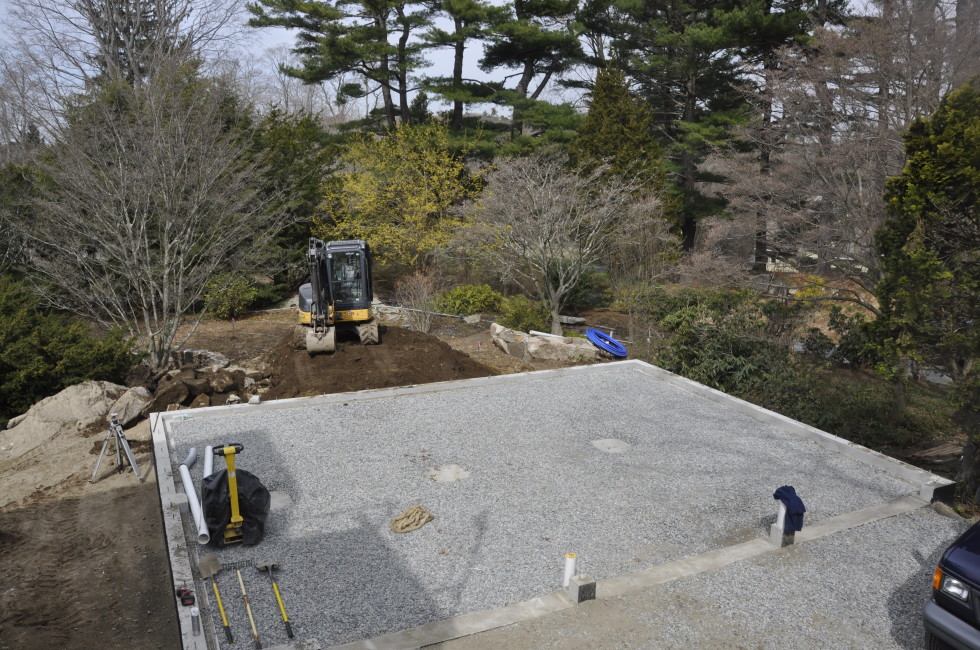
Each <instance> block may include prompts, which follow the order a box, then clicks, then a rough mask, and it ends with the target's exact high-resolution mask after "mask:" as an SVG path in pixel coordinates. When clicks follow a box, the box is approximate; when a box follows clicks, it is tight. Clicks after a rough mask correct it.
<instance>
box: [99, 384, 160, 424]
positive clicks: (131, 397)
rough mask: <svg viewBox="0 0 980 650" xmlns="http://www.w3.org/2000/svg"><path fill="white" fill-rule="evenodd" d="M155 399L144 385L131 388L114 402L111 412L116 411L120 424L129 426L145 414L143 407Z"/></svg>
mask: <svg viewBox="0 0 980 650" xmlns="http://www.w3.org/2000/svg"><path fill="white" fill-rule="evenodd" d="M152 401H153V395H151V394H150V391H148V390H146V388H144V387H142V386H135V387H133V388H130V389H129V390H127V391H126V392H125V393H123V394H122V396H121V397H120V398H119V399H117V400H116V401H115V403H113V405H112V407H111V408H110V409H109V413H115V414H116V417H117V418H118V419H119V424H120V425H122V426H123V427H128V426H129V425H130V424H132V423H133V422H135V421H136V420H137V419H139V418H140V417H141V416H142V414H143V409H144V408H146V407H147V406H148V405H149V403H150V402H152Z"/></svg>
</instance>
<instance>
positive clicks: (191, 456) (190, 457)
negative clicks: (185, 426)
mask: <svg viewBox="0 0 980 650" xmlns="http://www.w3.org/2000/svg"><path fill="white" fill-rule="evenodd" d="M196 462H197V447H191V450H190V451H189V452H187V458H185V459H184V463H183V464H184V465H187V469H190V468H192V467H194V463H196Z"/></svg>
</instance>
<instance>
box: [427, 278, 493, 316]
mask: <svg viewBox="0 0 980 650" xmlns="http://www.w3.org/2000/svg"><path fill="white" fill-rule="evenodd" d="M503 299H504V297H503V296H502V295H500V292H499V291H495V290H494V289H491V288H490V287H489V286H487V285H485V284H462V285H459V286H458V287H453V288H452V289H450V290H449V291H447V292H445V293H444V294H442V295H441V296H439V300H438V301H437V302H436V309H438V310H439V311H441V312H445V313H447V314H462V315H467V314H479V313H481V312H487V311H490V312H496V311H499V310H500V305H501V303H502V302H503Z"/></svg>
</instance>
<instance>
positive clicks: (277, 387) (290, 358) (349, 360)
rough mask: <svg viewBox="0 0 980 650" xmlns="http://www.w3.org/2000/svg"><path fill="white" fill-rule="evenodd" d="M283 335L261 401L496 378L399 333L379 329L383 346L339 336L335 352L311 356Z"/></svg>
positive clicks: (422, 338) (430, 341)
mask: <svg viewBox="0 0 980 650" xmlns="http://www.w3.org/2000/svg"><path fill="white" fill-rule="evenodd" d="M293 340H294V339H293V333H292V332H288V333H287V334H285V335H284V336H283V337H282V339H281V340H280V342H279V343H278V345H276V347H275V348H274V349H273V350H272V351H271V352H270V353H269V354H268V355H267V356H266V357H265V359H264V360H265V362H266V363H267V364H268V365H269V366H270V367H271V368H272V376H271V383H272V387H271V388H270V389H269V390H268V391H267V392H266V393H265V394H264V395H263V396H262V399H263V400H270V399H282V398H288V397H306V396H309V395H323V394H326V393H343V392H347V391H354V390H366V389H371V388H391V387H394V386H406V385H409V384H428V383H432V382H437V381H451V380H455V379H470V378H472V377H487V376H490V375H496V374H497V372H496V371H494V370H492V369H491V368H488V367H487V366H484V365H483V364H481V363H478V362H477V361H474V360H473V359H472V358H470V357H469V356H468V355H467V354H465V353H463V352H459V351H457V350H454V349H452V348H451V347H449V346H448V345H446V344H445V343H443V342H442V341H440V340H438V339H436V338H435V337H432V336H428V335H426V334H422V333H419V332H415V331H411V330H408V329H404V328H401V327H386V326H382V327H381V344H380V345H361V344H360V342H358V340H357V337H356V336H355V335H345V334H343V333H338V335H337V351H336V352H334V353H333V354H319V355H315V356H312V357H311V356H310V355H308V354H307V353H306V351H305V350H296V349H295V348H294V346H293Z"/></svg>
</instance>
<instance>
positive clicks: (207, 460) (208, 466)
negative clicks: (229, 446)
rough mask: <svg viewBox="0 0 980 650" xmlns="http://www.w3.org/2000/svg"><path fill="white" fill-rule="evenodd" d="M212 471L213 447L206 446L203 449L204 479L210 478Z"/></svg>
mask: <svg viewBox="0 0 980 650" xmlns="http://www.w3.org/2000/svg"><path fill="white" fill-rule="evenodd" d="M213 471H214V447H212V446H211V445H208V446H207V447H205V448H204V478H207V477H209V476H211V473H212V472H213Z"/></svg>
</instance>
